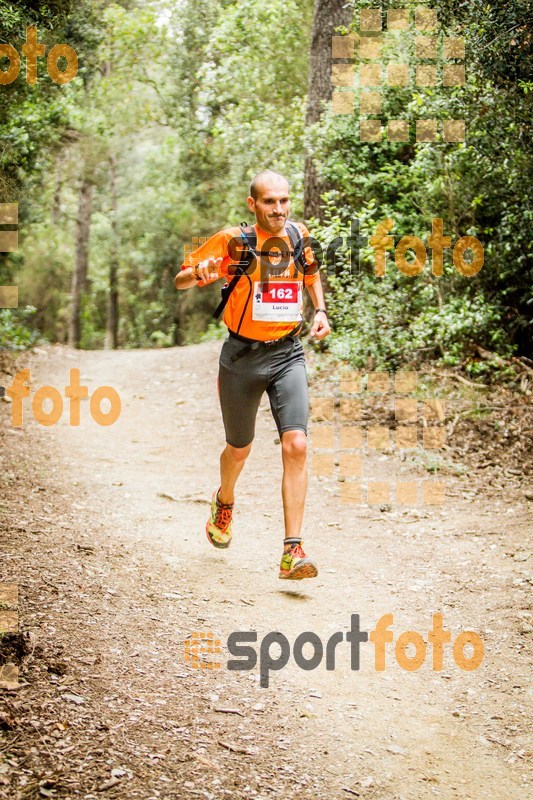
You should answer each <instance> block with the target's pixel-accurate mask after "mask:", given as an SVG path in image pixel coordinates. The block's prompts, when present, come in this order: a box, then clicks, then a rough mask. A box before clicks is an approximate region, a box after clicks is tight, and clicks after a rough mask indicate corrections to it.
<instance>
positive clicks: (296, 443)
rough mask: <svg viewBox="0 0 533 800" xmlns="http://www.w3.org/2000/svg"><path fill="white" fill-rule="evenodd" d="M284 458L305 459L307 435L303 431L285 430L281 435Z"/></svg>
mask: <svg viewBox="0 0 533 800" xmlns="http://www.w3.org/2000/svg"><path fill="white" fill-rule="evenodd" d="M281 447H282V450H283V457H284V458H291V459H295V460H303V459H305V457H306V454H307V436H306V435H305V433H304V432H303V431H285V432H284V433H283V434H282V436H281Z"/></svg>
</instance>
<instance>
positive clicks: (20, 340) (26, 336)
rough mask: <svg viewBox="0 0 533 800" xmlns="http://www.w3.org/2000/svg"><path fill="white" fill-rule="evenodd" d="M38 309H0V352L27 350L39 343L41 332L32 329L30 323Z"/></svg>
mask: <svg viewBox="0 0 533 800" xmlns="http://www.w3.org/2000/svg"><path fill="white" fill-rule="evenodd" d="M35 312H36V309H35V308H34V307H33V306H25V307H24V308H16V309H10V308H2V309H0V350H25V349H26V348H28V347H31V346H32V345H34V344H35V343H36V342H38V341H39V339H40V335H39V331H37V330H35V329H33V330H32V329H31V328H30V327H29V324H28V323H29V322H30V320H31V318H32V317H33V315H34V314H35Z"/></svg>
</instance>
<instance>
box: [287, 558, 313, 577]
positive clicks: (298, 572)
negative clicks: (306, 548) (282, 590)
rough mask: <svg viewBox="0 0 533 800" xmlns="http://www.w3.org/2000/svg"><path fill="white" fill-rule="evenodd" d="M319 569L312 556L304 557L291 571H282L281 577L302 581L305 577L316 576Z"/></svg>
mask: <svg viewBox="0 0 533 800" xmlns="http://www.w3.org/2000/svg"><path fill="white" fill-rule="evenodd" d="M317 575H318V569H317V568H316V564H314V563H313V562H312V561H311V559H310V558H302V560H301V561H299V562H298V564H296V565H295V566H294V567H293V568H292V569H291V571H290V572H280V573H279V576H278V577H279V578H281V579H282V580H285V581H300V580H303V578H316V576H317Z"/></svg>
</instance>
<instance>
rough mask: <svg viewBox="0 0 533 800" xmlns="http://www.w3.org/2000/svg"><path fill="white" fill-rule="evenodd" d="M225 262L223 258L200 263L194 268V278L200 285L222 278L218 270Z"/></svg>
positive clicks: (209, 259)
mask: <svg viewBox="0 0 533 800" xmlns="http://www.w3.org/2000/svg"><path fill="white" fill-rule="evenodd" d="M223 260H224V259H223V258H206V259H205V261H200V263H199V264H198V265H197V266H196V267H193V268H192V276H193V278H196V280H197V281H198V283H204V282H205V281H212V280H216V278H218V277H220V276H219V274H218V268H219V267H220V265H221V264H222V261H223Z"/></svg>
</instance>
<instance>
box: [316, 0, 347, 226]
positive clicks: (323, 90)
mask: <svg viewBox="0 0 533 800" xmlns="http://www.w3.org/2000/svg"><path fill="white" fill-rule="evenodd" d="M352 18H353V7H352V4H351V3H350V2H347V0H315V8H314V14H313V31H312V34H311V52H310V58H309V88H308V94H307V112H306V118H305V125H306V128H307V127H309V126H310V125H313V124H314V123H315V122H318V120H319V119H320V117H321V115H322V111H323V108H324V103H325V102H326V101H328V100H329V99H330V98H331V43H332V36H333V35H334V34H335V29H336V28H338V27H339V25H346V26H347V25H349V24H350V22H351V21H352ZM325 188H326V187H325V186H324V185H323V184H322V182H321V180H320V178H319V176H318V174H317V171H316V166H315V163H314V161H313V156H312V154H311V153H309V152H308V153H306V156H305V188H304V218H305V219H306V220H308V219H309V218H310V217H317V218H318V219H320V218H321V212H320V195H321V194H322V192H323V191H324V190H325Z"/></svg>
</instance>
